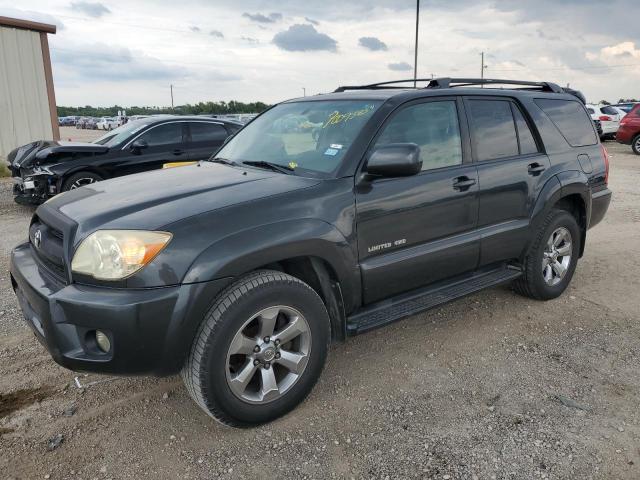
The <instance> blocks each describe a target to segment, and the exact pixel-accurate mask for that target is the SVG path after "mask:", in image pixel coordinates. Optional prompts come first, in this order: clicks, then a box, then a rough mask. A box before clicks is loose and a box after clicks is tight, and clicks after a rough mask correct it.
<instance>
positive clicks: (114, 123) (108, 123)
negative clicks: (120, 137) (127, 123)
mask: <svg viewBox="0 0 640 480" xmlns="http://www.w3.org/2000/svg"><path fill="white" fill-rule="evenodd" d="M119 126H120V123H119V122H118V120H117V119H116V118H113V117H102V118H101V119H100V121H99V122H98V123H96V128H97V129H98V130H113V129H114V128H118V127H119Z"/></svg>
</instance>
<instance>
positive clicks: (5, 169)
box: [0, 160, 11, 178]
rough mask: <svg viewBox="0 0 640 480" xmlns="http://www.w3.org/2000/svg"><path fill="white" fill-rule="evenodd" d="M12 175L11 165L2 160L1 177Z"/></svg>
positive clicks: (0, 162)
mask: <svg viewBox="0 0 640 480" xmlns="http://www.w3.org/2000/svg"><path fill="white" fill-rule="evenodd" d="M9 176H11V172H10V171H9V167H8V166H7V164H6V163H4V162H3V161H2V160H0V178H2V177H9Z"/></svg>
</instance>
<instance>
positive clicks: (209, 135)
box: [189, 122, 229, 142]
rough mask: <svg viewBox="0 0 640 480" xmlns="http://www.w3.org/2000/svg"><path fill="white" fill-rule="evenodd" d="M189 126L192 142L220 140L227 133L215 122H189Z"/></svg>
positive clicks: (225, 136)
mask: <svg viewBox="0 0 640 480" xmlns="http://www.w3.org/2000/svg"><path fill="white" fill-rule="evenodd" d="M189 128H190V129H191V141H192V142H220V141H222V140H224V139H225V138H227V136H228V135H229V134H228V133H227V130H226V129H225V128H224V127H223V126H222V125H218V124H217V123H207V122H191V123H189Z"/></svg>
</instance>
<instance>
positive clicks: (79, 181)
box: [62, 172, 102, 192]
mask: <svg viewBox="0 0 640 480" xmlns="http://www.w3.org/2000/svg"><path fill="white" fill-rule="evenodd" d="M101 180H102V177H101V176H100V175H98V174H97V173H93V172H78V173H74V174H73V175H71V176H70V177H69V178H67V179H66V180H65V182H64V184H63V185H62V191H63V192H67V191H69V190H75V189H76V188H80V187H84V186H85V185H91V184H92V183H96V182H99V181H101Z"/></svg>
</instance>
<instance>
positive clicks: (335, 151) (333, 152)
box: [324, 148, 340, 157]
mask: <svg viewBox="0 0 640 480" xmlns="http://www.w3.org/2000/svg"><path fill="white" fill-rule="evenodd" d="M339 151H340V150H338V149H337V148H327V149H326V150H325V151H324V154H325V155H330V156H332V157H335V156H336V155H337V154H338V152H339Z"/></svg>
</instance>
